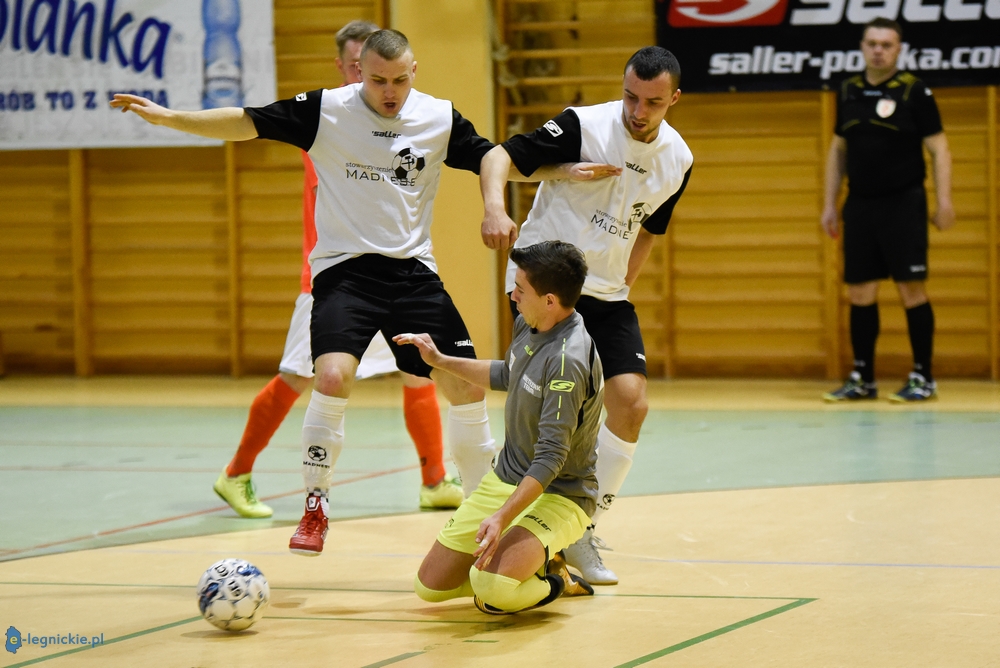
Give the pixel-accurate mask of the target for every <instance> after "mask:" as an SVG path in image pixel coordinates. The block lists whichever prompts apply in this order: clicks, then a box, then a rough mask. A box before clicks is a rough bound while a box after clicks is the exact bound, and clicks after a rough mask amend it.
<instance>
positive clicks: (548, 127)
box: [542, 121, 563, 137]
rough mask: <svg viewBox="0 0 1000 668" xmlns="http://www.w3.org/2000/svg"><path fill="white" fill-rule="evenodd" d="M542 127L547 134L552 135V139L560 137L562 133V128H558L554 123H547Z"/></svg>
mask: <svg viewBox="0 0 1000 668" xmlns="http://www.w3.org/2000/svg"><path fill="white" fill-rule="evenodd" d="M542 127H543V128H545V129H546V130H548V131H549V134H550V135H552V136H553V137H558V136H559V135H561V134H562V133H563V130H562V128H561V127H559V124H558V123H556V122H555V121H549V122H548V123H546V124H545V125H543V126H542Z"/></svg>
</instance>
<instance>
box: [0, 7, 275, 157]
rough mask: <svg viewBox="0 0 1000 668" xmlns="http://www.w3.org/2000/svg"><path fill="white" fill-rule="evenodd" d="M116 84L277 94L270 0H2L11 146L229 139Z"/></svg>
mask: <svg viewBox="0 0 1000 668" xmlns="http://www.w3.org/2000/svg"><path fill="white" fill-rule="evenodd" d="M115 93H133V94H136V95H141V96H143V97H148V98H150V99H151V100H153V101H154V102H157V103H158V104H161V105H163V106H166V107H169V108H171V109H183V110H194V109H212V108H217V107H230V106H234V107H242V106H261V105H265V104H269V103H270V102H273V101H274V99H275V97H276V95H277V92H276V86H275V74H274V19H273V13H272V8H271V0H93V1H90V2H82V1H80V0H0V150H2V149H6V150H25V149H40V148H112V147H128V146H206V145H218V144H219V143H220V142H218V141H216V140H213V139H204V138H201V137H195V136H193V135H187V134H184V133H182V132H177V131H175V130H169V129H167V128H161V127H155V126H152V125H149V124H148V123H146V122H145V121H143V120H142V119H141V118H139V117H137V116H136V115H135V114H131V113H129V114H122V113H121V112H120V111H117V110H114V109H111V107H109V106H108V102H109V100H110V99H111V97H112V96H113V95H114V94H115Z"/></svg>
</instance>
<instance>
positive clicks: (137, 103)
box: [111, 93, 170, 125]
mask: <svg viewBox="0 0 1000 668" xmlns="http://www.w3.org/2000/svg"><path fill="white" fill-rule="evenodd" d="M111 106H112V108H114V109H121V110H122V113H123V114H124V113H125V112H127V111H131V112H134V113H135V114H136V115H138V116H140V117H142V118H143V120H145V121H147V122H148V123H152V124H153V125H163V123H164V122H165V121H166V119H167V116H169V115H170V110H169V109H167V108H165V107H161V106H160V105H158V104H156V103H155V102H153V101H152V100H147V99H146V98H144V97H139V96H138V95H127V94H125V93H116V94H115V99H113V100H111Z"/></svg>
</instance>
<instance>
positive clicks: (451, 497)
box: [420, 473, 465, 510]
mask: <svg viewBox="0 0 1000 668" xmlns="http://www.w3.org/2000/svg"><path fill="white" fill-rule="evenodd" d="M464 500H465V495H464V494H463V493H462V483H461V482H459V480H458V479H457V478H452V477H451V476H450V475H448V474H447V473H446V474H445V476H444V479H443V480H442V481H441V482H439V483H438V484H436V485H434V486H433V487H428V486H427V485H421V486H420V508H421V509H422V510H448V509H452V508H458V507H459V506H460V505H462V501H464Z"/></svg>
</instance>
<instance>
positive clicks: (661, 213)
mask: <svg viewBox="0 0 1000 668" xmlns="http://www.w3.org/2000/svg"><path fill="white" fill-rule="evenodd" d="M691 169H692V168H691V167H688V170H687V171H686V172H684V180H683V181H682V182H681V187H680V188H678V189H677V192H675V193H674V194H673V195H671V196H670V199H668V200H667V201H666V202H664V203H663V204H661V205H660V208H658V209H657V210H656V211H654V212H653V215H651V216H650V217H649V218H647V219H646V222H644V223H643V224H642V227H643V228H644V229H645V230H646V231H647V232H649V233H650V234H666V232H667V225H669V224H670V217H671V216H672V215H674V207H675V206H677V200H679V199H680V198H681V195H683V194H684V189H685V188H687V184H688V179H690V178H691Z"/></svg>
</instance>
